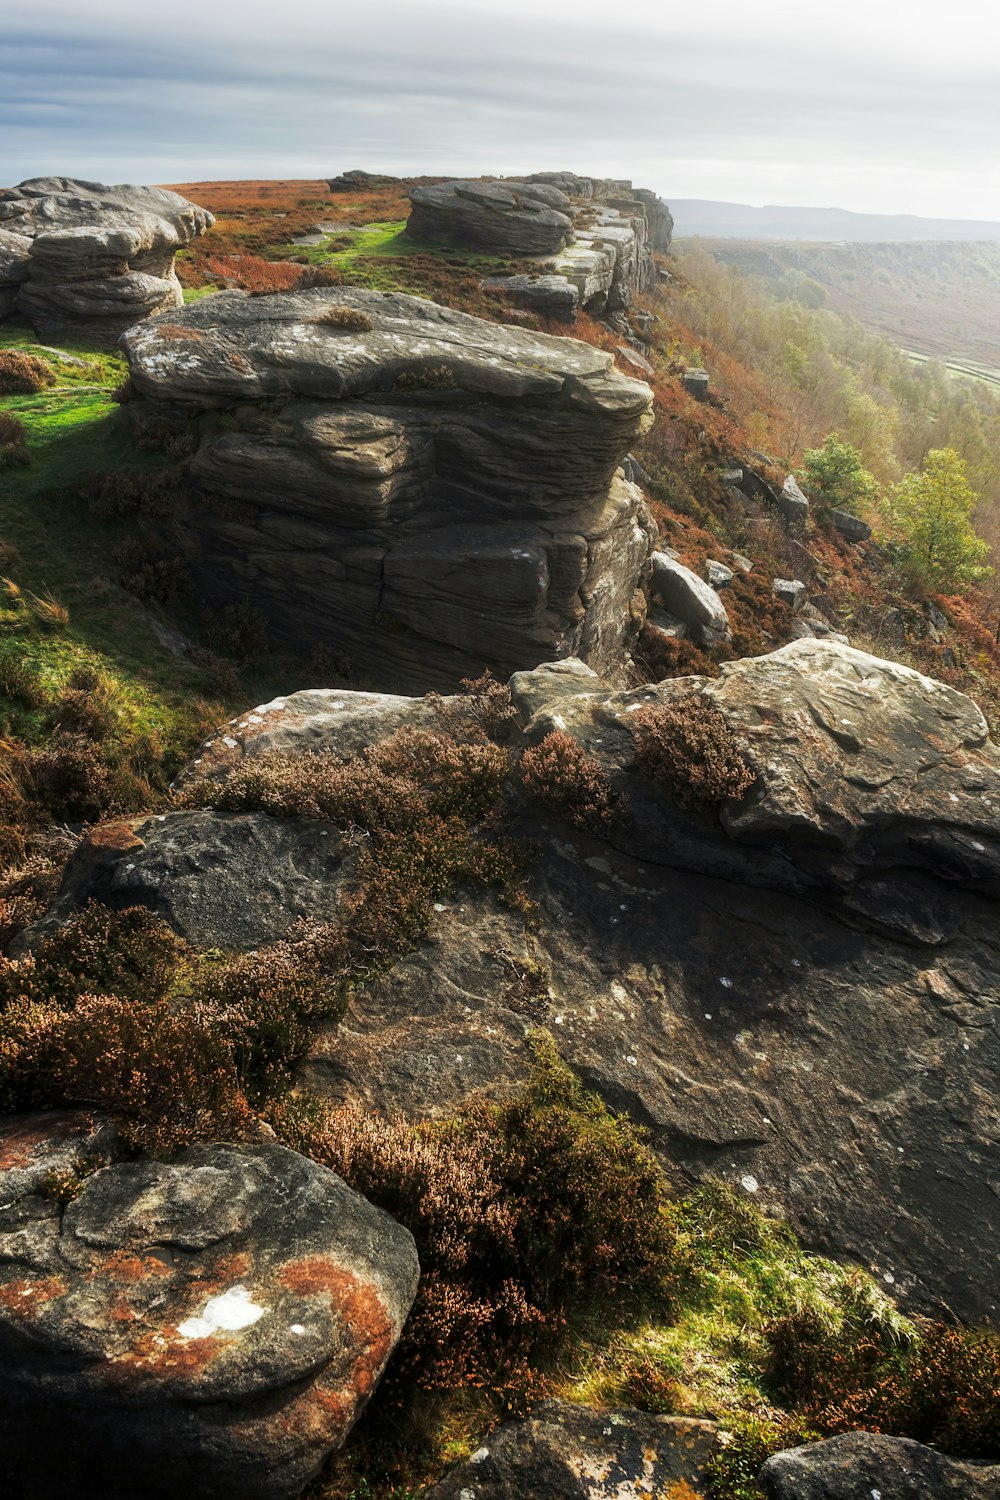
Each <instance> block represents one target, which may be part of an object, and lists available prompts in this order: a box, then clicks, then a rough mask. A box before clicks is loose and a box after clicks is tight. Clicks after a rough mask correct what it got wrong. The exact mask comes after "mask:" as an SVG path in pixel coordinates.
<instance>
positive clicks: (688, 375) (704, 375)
mask: <svg viewBox="0 0 1000 1500" xmlns="http://www.w3.org/2000/svg"><path fill="white" fill-rule="evenodd" d="M681 380H682V382H683V385H684V389H685V390H686V391H687V393H688V395H689V396H693V397H694V399H695V400H696V401H707V400H708V386H709V375H708V371H707V370H685V371H684V374H683V376H682V377H681Z"/></svg>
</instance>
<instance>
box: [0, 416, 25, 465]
mask: <svg viewBox="0 0 1000 1500" xmlns="http://www.w3.org/2000/svg"><path fill="white" fill-rule="evenodd" d="M30 462H31V455H30V454H29V452H28V430H27V428H26V427H25V425H24V423H23V422H22V421H21V420H20V418H19V417H15V416H14V415H13V413H12V412H9V411H0V469H10V468H13V466H14V465H15V464H27V463H30Z"/></svg>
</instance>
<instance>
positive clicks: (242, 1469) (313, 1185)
mask: <svg viewBox="0 0 1000 1500" xmlns="http://www.w3.org/2000/svg"><path fill="white" fill-rule="evenodd" d="M70 1154H72V1158H73V1159H74V1160H76V1159H80V1160H83V1161H85V1162H86V1163H87V1167H86V1168H85V1170H87V1169H89V1170H91V1171H92V1175H90V1176H88V1177H85V1179H84V1180H83V1183H82V1188H81V1191H80V1192H79V1195H78V1196H77V1197H76V1198H74V1199H73V1201H72V1202H70V1203H69V1204H68V1205H67V1206H66V1207H65V1208H62V1207H61V1205H60V1204H59V1202H58V1201H56V1199H55V1198H54V1197H53V1196H52V1195H51V1193H49V1192H47V1190H46V1181H47V1178H48V1174H49V1173H50V1172H51V1170H52V1169H53V1167H58V1168H59V1169H60V1170H65V1169H66V1167H67V1165H68V1157H69V1156H70ZM95 1166H96V1167H97V1170H96V1171H94V1170H93V1168H94V1167H95ZM0 1201H2V1204H3V1207H2V1208H0V1247H2V1254H0V1355H2V1357H0V1437H2V1441H3V1453H4V1484H5V1490H4V1493H5V1494H6V1495H9V1496H11V1500H49V1497H52V1500H55V1497H57V1496H64V1495H65V1494H66V1493H67V1492H71V1493H72V1494H73V1495H75V1496H77V1497H79V1500H107V1497H108V1496H109V1495H112V1494H113V1495H115V1496H116V1497H120V1500H177V1497H178V1496H179V1495H185V1496H190V1497H192V1500H231V1497H232V1496H234V1495H239V1496H240V1497H241V1500H243V1497H246V1500H285V1497H289V1500H290V1497H292V1496H295V1495H297V1494H298V1493H299V1492H300V1490H301V1489H302V1487H303V1486H304V1485H305V1483H306V1482H307V1481H308V1480H309V1479H310V1478H311V1477H312V1476H313V1475H314V1474H315V1473H316V1472H317V1470H318V1469H319V1468H320V1466H321V1464H322V1462H323V1460H324V1458H325V1457H326V1455H327V1454H328V1453H329V1452H330V1451H331V1450H332V1449H334V1448H336V1447H338V1446H339V1444H340V1443H341V1442H342V1441H343V1439H344V1437H345V1436H346V1435H347V1432H348V1431H349V1429H350V1427H351V1425H352V1424H353V1422H354V1420H355V1419H356V1417H357V1416H358V1414H359V1412H360V1411H361V1409H362V1408H363V1406H364V1405H365V1402H366V1401H367V1399H368V1397H369V1395H370V1394H371V1391H372V1389H373V1388H374V1386H375V1384H376V1382H377V1381H378V1378H379V1376H380V1375H381V1373H382V1370H383V1368H384V1366H385V1363H386V1360H387V1359H388V1357H389V1354H390V1353H391V1351H392V1349H393V1347H394V1345H395V1343H396V1341H397V1339H398V1338H399V1335H400V1332H401V1331H402V1326H403V1322H404V1320H405V1318H406V1315H407V1313H408V1311H409V1307H410V1304H411V1302H412V1300H413V1297H414V1294H415V1291H416V1285H417V1276H418V1267H417V1257H416V1251H415V1248H414V1245H413V1240H412V1238H411V1237H410V1235H409V1233H408V1232H407V1231H406V1230H404V1229H403V1228H401V1227H400V1225H398V1224H396V1223H395V1222H394V1220H392V1219H390V1218H389V1217H388V1215H387V1214H384V1213H383V1212H382V1211H381V1210H379V1209H376V1208H373V1207H372V1206H371V1204H369V1203H367V1202H366V1201H365V1200H364V1199H363V1198H361V1197H359V1196H358V1195H357V1194H356V1193H354V1192H352V1191H351V1190H350V1189H349V1188H348V1187H347V1186H346V1184H345V1183H343V1182H342V1181H341V1180H340V1178H339V1177H336V1176H335V1175H334V1174H333V1173H332V1172H328V1171H326V1170H325V1169H324V1168H321V1167H317V1166H316V1165H315V1164H314V1163H312V1162H308V1161H306V1160H305V1159H304V1158H303V1157H300V1156H298V1155H296V1153H295V1152H293V1151H288V1150H285V1149H284V1148H283V1147H280V1146H254V1147H248V1146H199V1147H194V1148H191V1149H190V1150H188V1151H186V1152H183V1153H182V1154H181V1155H180V1156H179V1157H178V1158H177V1159H176V1160H175V1161H172V1162H170V1163H163V1162H148V1161H121V1160H115V1151H114V1147H113V1144H109V1142H108V1140H107V1138H106V1136H102V1135H101V1134H100V1133H98V1134H97V1135H96V1136H95V1134H94V1133H93V1131H92V1129H91V1126H90V1122H89V1121H87V1120H86V1119H85V1118H84V1117H82V1116H76V1117H74V1116H55V1117H53V1116H20V1117H13V1118H8V1119H7V1120H6V1121H4V1122H3V1123H2V1124H0Z"/></svg>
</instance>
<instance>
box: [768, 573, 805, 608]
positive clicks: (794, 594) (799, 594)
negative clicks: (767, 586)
mask: <svg viewBox="0 0 1000 1500" xmlns="http://www.w3.org/2000/svg"><path fill="white" fill-rule="evenodd" d="M771 587H772V592H773V594H774V597H775V598H776V599H780V600H781V602H782V604H787V605H788V607H789V609H790V610H792V612H793V613H794V612H795V611H796V610H798V609H800V608H801V606H802V603H803V601H804V600H805V595H806V586H805V584H804V583H802V582H800V580H799V579H798V578H776V579H775V580H774V583H773V584H772V586H771Z"/></svg>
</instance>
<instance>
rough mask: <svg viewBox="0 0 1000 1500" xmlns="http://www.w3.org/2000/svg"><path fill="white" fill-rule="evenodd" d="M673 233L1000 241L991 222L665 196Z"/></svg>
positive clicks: (998, 229) (998, 230) (731, 236)
mask: <svg viewBox="0 0 1000 1500" xmlns="http://www.w3.org/2000/svg"><path fill="white" fill-rule="evenodd" d="M667 201H668V203H669V204H670V211H671V213H672V214H673V216H674V226H675V227H674V234H675V236H677V237H683V236H686V235H693V234H698V235H704V236H708V237H710V238H712V239H738V240H835V241H846V242H847V243H848V244H863V243H865V242H868V243H871V242H873V241H875V242H878V241H881V242H887V241H888V242H896V241H901V240H1000V223H998V222H993V221H991V220H988V219H982V220H976V219H922V218H919V217H918V216H917V215H916V214H856V213H851V212H850V210H849V209H846V208H786V207H782V206H780V205H774V204H768V205H767V206H765V207H764V208H753V207H751V205H750V204H749V203H714V202H712V201H711V200H710V199H708V198H673V197H670V195H669V194H668V195H667Z"/></svg>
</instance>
